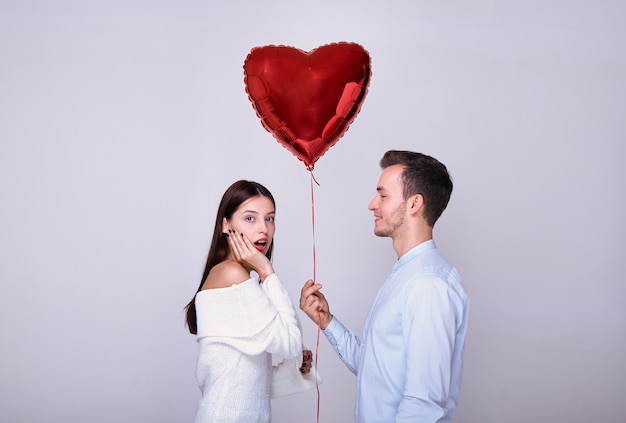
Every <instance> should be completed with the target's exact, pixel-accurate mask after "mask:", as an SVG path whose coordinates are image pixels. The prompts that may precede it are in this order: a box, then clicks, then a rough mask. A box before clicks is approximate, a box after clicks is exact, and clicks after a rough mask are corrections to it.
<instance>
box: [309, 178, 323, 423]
mask: <svg viewBox="0 0 626 423" xmlns="http://www.w3.org/2000/svg"><path fill="white" fill-rule="evenodd" d="M310 172H311V227H312V229H313V282H315V281H316V280H317V274H316V267H317V258H316V255H315V195H314V191H315V190H314V187H313V182H315V183H316V184H317V186H320V184H319V182H317V180H316V179H315V176H314V175H313V170H311V171H310ZM320 332H321V317H320V315H318V317H317V339H316V340H315V372H316V375H315V388H316V389H317V423H320V385H319V382H318V378H317V371H318V369H319V364H318V359H317V357H318V355H319V347H320Z"/></svg>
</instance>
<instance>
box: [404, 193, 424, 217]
mask: <svg viewBox="0 0 626 423" xmlns="http://www.w3.org/2000/svg"><path fill="white" fill-rule="evenodd" d="M408 203H409V211H410V213H411V214H415V213H422V209H423V208H424V197H423V196H422V194H415V195H413V196H411V197H410V198H409V201H408Z"/></svg>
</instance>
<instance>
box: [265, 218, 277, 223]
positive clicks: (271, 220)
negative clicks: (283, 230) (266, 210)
mask: <svg viewBox="0 0 626 423" xmlns="http://www.w3.org/2000/svg"><path fill="white" fill-rule="evenodd" d="M274 219H275V218H274V217H268V218H266V219H265V220H266V221H268V222H273V221H274Z"/></svg>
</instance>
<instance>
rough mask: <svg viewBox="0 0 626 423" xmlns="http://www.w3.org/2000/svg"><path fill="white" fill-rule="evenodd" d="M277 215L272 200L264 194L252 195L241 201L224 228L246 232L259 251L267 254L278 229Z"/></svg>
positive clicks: (225, 230)
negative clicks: (275, 221)
mask: <svg viewBox="0 0 626 423" xmlns="http://www.w3.org/2000/svg"><path fill="white" fill-rule="evenodd" d="M275 215H276V210H275V209H274V204H273V203H272V200H270V199H269V198H267V197H264V196H262V195H257V196H256V197H250V198H249V199H247V200H246V201H244V202H243V203H241V205H240V206H239V208H238V209H237V210H236V211H235V213H233V217H232V218H231V219H230V220H229V221H226V224H225V225H224V226H225V228H224V229H223V230H224V232H228V229H235V230H236V231H237V232H239V233H240V234H244V235H245V236H246V237H247V238H248V239H249V240H250V242H252V243H253V244H254V246H255V247H256V248H257V249H258V250H259V251H261V252H262V253H263V254H267V251H268V249H269V248H270V245H271V244H272V240H273V239H274V232H275V230H276V227H275V224H274V217H275Z"/></svg>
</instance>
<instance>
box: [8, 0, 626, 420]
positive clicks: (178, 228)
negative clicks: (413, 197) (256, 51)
mask: <svg viewBox="0 0 626 423" xmlns="http://www.w3.org/2000/svg"><path fill="white" fill-rule="evenodd" d="M336 41H351V42H357V43H359V44H361V45H363V46H364V47H365V48H366V49H367V50H368V51H369V53H370V55H371V57H372V70H373V75H372V80H371V86H370V90H369V93H368V96H367V98H366V100H365V103H364V104H363V108H362V110H361V113H360V115H359V116H358V117H357V118H356V120H355V121H354V123H353V124H352V126H351V128H350V129H349V130H348V132H347V133H346V134H345V136H344V137H343V138H342V139H341V140H340V141H339V143H338V144H336V145H335V146H334V147H332V148H331V149H330V150H329V151H328V152H327V153H326V155H325V156H323V157H322V158H321V159H319V161H318V162H317V164H316V166H315V171H314V175H315V177H316V179H317V180H318V181H319V183H320V185H319V186H315V188H314V190H315V191H314V192H315V219H316V221H315V224H316V227H315V237H313V230H312V227H311V218H312V210H311V175H310V174H309V173H308V172H307V171H306V169H305V167H304V165H303V164H302V162H300V161H298V160H297V159H296V157H295V156H293V155H292V154H291V153H289V152H288V151H287V150H286V149H284V148H283V147H282V146H281V145H280V144H279V143H277V142H276V141H275V140H274V138H272V136H271V135H270V134H269V133H268V132H266V131H265V130H264V129H263V128H262V126H261V124H260V122H259V120H258V119H257V117H256V116H255V114H254V111H253V109H252V107H251V104H250V102H249V100H248V98H247V96H246V94H245V92H244V86H243V69H242V66H243V60H244V58H245V57H246V55H247V54H248V52H249V51H250V49H251V48H252V47H254V46H262V45H266V44H284V45H290V46H295V47H298V48H301V49H303V50H311V49H313V48H315V47H318V46H321V45H324V44H328V43H331V42H336ZM625 109H626V4H625V2H624V1H611V0H579V1H565V0H466V1H460V0H445V1H444V0H439V1H435V0H429V1H408V0H407V1H393V0H391V1H385V2H368V1H362V0H361V1H331V0H318V1H315V2H313V1H308V2H301V1H287V0H274V1H271V0H269V1H264V2H257V1H254V2H253V1H249V2H237V1H232V2H209V1H191V0H185V1H172V0H151V1H147V0H130V1H120V0H108V1H91V2H85V1H78V0H77V1H68V0H59V1H55V2H48V1H28V0H20V1H17V0H3V1H2V2H1V3H0V198H1V201H2V206H1V207H0V257H1V259H0V263H1V265H0V290H1V293H0V352H1V357H2V359H1V360H0V417H1V419H2V421H6V422H12V423H18V422H28V423H34V422H85V421H89V422H92V423H98V422H103V423H104V422H106V423H109V422H113V421H115V422H158V423H161V422H163V423H170V422H172V423H173V422H177V423H182V422H190V421H191V420H192V418H193V414H194V409H195V406H196V403H197V400H198V398H199V390H198V388H197V386H196V384H195V379H194V366H195V359H196V343H195V341H194V338H193V337H192V336H191V335H189V334H188V333H186V329H185V327H184V325H183V306H184V305H185V304H186V303H187V301H188V300H189V298H190V297H191V296H192V295H193V293H194V292H195V289H196V288H197V286H198V284H199V278H200V275H201V272H202V267H203V264H204V259H205V256H206V251H207V248H208V243H209V241H210V235H211V230H212V225H213V219H214V215H215V212H216V207H217V203H218V201H219V198H220V196H221V194H222V192H223V191H224V189H225V188H226V187H227V186H228V185H229V184H230V183H231V182H233V181H234V180H236V179H240V178H249V179H254V180H258V181H260V182H262V183H263V184H265V185H266V186H267V187H268V188H270V190H272V192H273V193H274V194H275V196H276V199H277V201H278V218H277V225H278V226H277V228H278V229H277V234H276V255H275V265H276V269H277V271H278V273H279V274H280V276H281V278H282V280H283V281H284V283H285V284H286V285H287V286H288V289H289V290H290V293H291V294H292V295H293V298H294V300H297V298H298V295H299V290H300V287H301V285H302V284H303V283H304V281H305V280H306V279H308V278H310V277H312V274H313V260H312V251H313V246H315V249H316V252H317V264H316V269H317V279H318V281H319V282H322V283H323V284H324V285H325V288H324V291H325V292H326V295H327V296H328V298H329V300H330V302H331V309H332V311H333V312H334V313H335V314H336V315H337V316H339V317H340V318H341V319H342V320H343V321H344V323H346V324H347V325H349V326H351V327H352V328H354V329H355V330H356V331H357V332H360V330H361V325H362V322H363V320H364V318H365V315H366V312H367V309H368V308H369V305H370V303H371V301H372V300H373V297H374V295H375V294H376V291H377V290H378V287H379V286H380V284H381V283H382V282H383V281H384V279H385V277H386V276H387V274H388V273H389V271H390V269H391V267H392V265H393V262H394V260H395V257H394V253H393V250H392V247H391V243H390V241H389V240H388V239H384V238H377V237H375V236H374V235H373V233H372V229H373V218H372V214H371V213H370V212H369V211H368V210H367V204H368V203H369V201H370V200H371V198H372V197H373V195H374V194H375V185H376V182H377V180H378V175H379V169H378V160H379V158H380V156H381V155H382V153H383V152H384V151H385V150H387V149H391V148H399V149H412V150H417V151H422V152H425V153H428V154H431V155H433V156H435V157H437V158H439V159H440V160H441V161H443V162H444V163H445V164H446V165H447V166H448V167H449V169H450V171H451V173H452V175H453V178H454V180H455V183H456V185H455V191H454V193H453V197H452V201H451V203H450V205H449V208H448V210H447V211H446V212H445V213H444V216H443V217H442V219H441V221H440V222H439V223H438V225H437V226H436V228H435V239H436V242H437V243H438V246H439V247H440V249H441V250H443V252H444V253H445V254H446V255H447V256H448V258H449V259H450V260H451V261H452V262H453V263H455V265H456V266H457V267H458V269H459V271H460V273H461V275H462V276H463V278H464V281H465V285H466V288H467V290H468V292H469V293H470V295H471V299H472V310H471V320H470V329H469V336H468V340H467V348H466V360H465V365H466V366H465V373H464V382H463V389H462V396H461V402H460V405H459V409H458V413H457V418H456V420H455V421H456V422H457V423H477V422H480V423H490V422H494V423H496V422H498V423H500V422H519V423H527V422H555V421H559V422H569V423H576V422H580V423H588V422H592V421H593V422H617V421H625V420H626V405H625V404H624V398H625V396H626V389H625V388H624V384H623V381H624V379H626V365H625V364H624V362H623V357H624V356H626V286H625V283H624V282H626V281H625V279H626V278H625V277H624V275H623V273H622V272H621V271H622V265H623V263H624V259H626V256H625V248H624V246H623V238H624V235H625V232H626V231H625V229H626V228H625V225H624V214H625V211H626V210H625V209H626V207H625V205H626V204H625V203H626V190H625V189H624V181H625V176H626V167H625V166H624V165H623V157H624V153H625V150H626V148H625V141H626V140H625V135H626V123H625V121H626V119H624V117H625V112H624V111H625ZM301 317H302V319H303V324H304V326H305V334H304V336H305V342H306V343H307V345H308V346H310V347H312V348H315V343H316V326H315V325H314V324H313V323H311V322H310V321H308V320H306V321H305V320H304V319H305V317H304V315H302V314H301ZM319 367H320V371H321V374H322V377H323V378H324V382H323V383H322V385H321V386H320V391H321V394H320V401H321V421H323V422H333V423H335V422H349V421H352V409H353V401H354V390H355V383H354V380H355V379H354V377H353V376H352V374H350V373H349V372H348V370H347V369H346V368H344V367H343V365H342V364H341V363H340V362H339V360H338V358H337V357H336V356H335V355H334V353H333V352H332V351H331V350H330V349H329V347H328V344H327V342H326V341H325V340H324V339H322V340H321V343H320V347H319ZM233 395H236V393H233ZM316 402H317V394H316V393H315V391H310V392H307V393H304V394H300V395H297V396H294V397H289V398H285V399H280V400H277V401H274V402H273V407H274V417H275V418H274V421H275V422H278V423H282V422H285V423H290V422H296V421H297V422H305V421H309V422H314V421H315V414H316Z"/></svg>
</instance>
